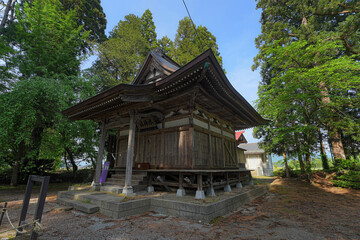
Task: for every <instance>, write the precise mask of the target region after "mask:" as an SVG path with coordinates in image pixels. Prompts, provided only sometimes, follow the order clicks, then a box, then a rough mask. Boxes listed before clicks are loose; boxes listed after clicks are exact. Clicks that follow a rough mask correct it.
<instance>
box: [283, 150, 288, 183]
mask: <svg viewBox="0 0 360 240" xmlns="http://www.w3.org/2000/svg"><path fill="white" fill-rule="evenodd" d="M283 157H284V164H285V174H286V177H287V178H289V177H290V171H289V166H288V162H287V159H286V154H285V152H283Z"/></svg>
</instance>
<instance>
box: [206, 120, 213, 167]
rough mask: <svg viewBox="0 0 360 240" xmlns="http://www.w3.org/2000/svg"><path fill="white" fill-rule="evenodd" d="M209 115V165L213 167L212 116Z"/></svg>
mask: <svg viewBox="0 0 360 240" xmlns="http://www.w3.org/2000/svg"><path fill="white" fill-rule="evenodd" d="M207 117H208V130H209V134H208V138H209V166H210V167H213V165H214V163H213V156H212V139H211V126H210V117H209V116H207Z"/></svg>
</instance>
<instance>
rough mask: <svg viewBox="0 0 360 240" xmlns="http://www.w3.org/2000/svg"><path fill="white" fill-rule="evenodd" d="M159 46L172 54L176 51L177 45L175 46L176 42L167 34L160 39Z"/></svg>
mask: <svg viewBox="0 0 360 240" xmlns="http://www.w3.org/2000/svg"><path fill="white" fill-rule="evenodd" d="M158 43H159V47H160V48H161V49H162V50H164V53H165V54H166V55H169V56H172V55H173V54H174V53H172V51H174V49H175V47H174V42H173V41H171V39H170V38H168V37H167V36H163V37H162V38H161V39H160V40H159V41H158Z"/></svg>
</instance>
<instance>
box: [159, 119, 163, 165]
mask: <svg viewBox="0 0 360 240" xmlns="http://www.w3.org/2000/svg"><path fill="white" fill-rule="evenodd" d="M160 145H161V146H160V147H161V149H160V151H161V153H160V162H158V164H159V165H161V164H164V162H165V118H164V119H163V120H162V122H161V143H160Z"/></svg>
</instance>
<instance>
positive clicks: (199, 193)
mask: <svg viewBox="0 0 360 240" xmlns="http://www.w3.org/2000/svg"><path fill="white" fill-rule="evenodd" d="M195 199H199V200H201V199H205V193H204V191H203V187H202V175H201V173H198V174H197V191H196V194H195Z"/></svg>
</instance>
